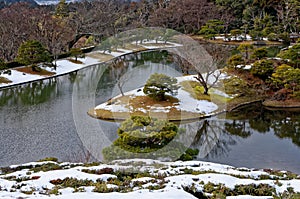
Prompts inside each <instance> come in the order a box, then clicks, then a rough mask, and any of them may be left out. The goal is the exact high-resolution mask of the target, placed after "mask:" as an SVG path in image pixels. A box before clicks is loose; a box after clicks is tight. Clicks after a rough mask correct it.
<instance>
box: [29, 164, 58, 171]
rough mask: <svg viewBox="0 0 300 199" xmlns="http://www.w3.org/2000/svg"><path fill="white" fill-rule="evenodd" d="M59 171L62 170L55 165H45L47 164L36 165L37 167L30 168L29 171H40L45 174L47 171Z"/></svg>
mask: <svg viewBox="0 0 300 199" xmlns="http://www.w3.org/2000/svg"><path fill="white" fill-rule="evenodd" d="M59 169H62V167H61V166H59V165H58V164H55V163H47V164H42V165H37V166H35V167H33V168H31V170H32V171H33V172H40V171H43V172H47V171H52V170H59Z"/></svg>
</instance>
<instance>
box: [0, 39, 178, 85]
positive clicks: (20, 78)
mask: <svg viewBox="0 0 300 199" xmlns="http://www.w3.org/2000/svg"><path fill="white" fill-rule="evenodd" d="M178 45H179V44H176V43H170V42H168V43H167V44H164V43H162V44H161V45H160V46H136V48H131V49H117V52H115V51H112V52H110V53H106V54H104V53H102V52H101V51H92V52H91V53H87V54H86V56H85V58H78V60H79V61H80V62H81V63H74V61H72V60H71V58H66V59H61V60H57V61H56V64H57V67H56V69H55V70H53V69H52V68H49V67H42V68H43V69H45V70H47V71H49V72H50V73H53V75H39V74H30V73H25V72H20V71H18V70H19V69H20V68H25V67H26V66H21V67H17V68H11V69H9V70H10V71H11V74H0V77H3V78H5V79H6V80H8V81H7V82H6V83H0V89H3V88H10V87H14V86H18V85H22V84H27V83H32V82H36V81H43V80H47V79H51V78H55V77H59V76H63V75H67V74H70V73H73V72H77V71H79V70H81V69H84V68H87V67H90V66H93V65H97V64H105V63H107V62H109V61H111V60H113V59H115V58H118V57H120V56H124V55H127V54H131V53H137V52H143V51H151V50H164V49H168V48H176V47H177V46H178ZM0 72H1V71H0Z"/></svg>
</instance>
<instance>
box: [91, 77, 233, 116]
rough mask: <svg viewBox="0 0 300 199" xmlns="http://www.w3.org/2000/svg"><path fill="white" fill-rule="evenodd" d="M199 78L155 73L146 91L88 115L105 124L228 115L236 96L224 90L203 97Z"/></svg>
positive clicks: (125, 96)
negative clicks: (133, 118) (140, 118)
mask: <svg viewBox="0 0 300 199" xmlns="http://www.w3.org/2000/svg"><path fill="white" fill-rule="evenodd" d="M195 77H196V76H195V75H189V76H182V77H176V78H172V77H168V76H166V75H164V74H157V73H155V74H153V75H152V76H151V77H150V78H149V79H148V81H147V82H146V85H145V86H144V87H143V88H138V89H135V90H132V91H129V92H126V93H124V94H123V95H119V96H116V97H114V98H112V99H110V100H108V101H107V102H105V103H103V104H100V105H99V106H97V107H95V108H94V109H91V110H89V112H88V114H89V115H91V116H92V117H95V118H99V119H105V120H125V119H127V118H129V117H130V116H151V117H153V118H158V119H165V120H169V121H181V120H191V119H196V118H200V117H206V116H209V115H212V114H216V113H219V112H223V111H225V110H226V102H227V101H229V100H231V99H232V98H234V95H228V94H226V93H225V92H224V91H222V87H221V86H220V87H218V86H216V87H215V88H212V89H210V90H209V95H206V94H203V92H204V91H203V88H202V87H201V85H200V84H199V83H198V82H197V80H196V78H195ZM222 78H225V75H223V77H222ZM222 78H220V80H221V79H222Z"/></svg>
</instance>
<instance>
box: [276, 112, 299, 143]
mask: <svg viewBox="0 0 300 199" xmlns="http://www.w3.org/2000/svg"><path fill="white" fill-rule="evenodd" d="M270 115H271V114H270ZM273 115H274V116H276V119H275V118H274V119H273V121H272V123H271V128H273V130H274V133H275V135H276V136H278V137H279V138H282V139H283V138H289V139H291V140H292V142H293V143H294V144H296V145H297V146H299V147H300V113H299V112H287V111H273Z"/></svg>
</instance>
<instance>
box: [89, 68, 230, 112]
mask: <svg viewBox="0 0 300 199" xmlns="http://www.w3.org/2000/svg"><path fill="white" fill-rule="evenodd" d="M217 73H220V71H215V74H217ZM205 75H206V74H203V76H204V77H205ZM211 76H212V77H209V78H208V81H209V82H210V83H211V82H214V81H215V78H214V77H213V75H211ZM225 78H228V76H227V75H226V74H223V73H222V74H221V75H220V77H219V79H225ZM176 79H177V84H178V85H180V83H181V82H184V81H195V75H187V76H181V77H176ZM210 92H211V93H214V94H215V95H219V96H222V97H225V98H232V97H233V96H229V95H227V94H226V93H225V92H224V91H222V90H219V89H211V90H210ZM124 95H125V96H129V97H130V98H135V97H137V96H145V93H144V92H143V87H142V88H137V89H134V90H131V91H128V92H126V93H124ZM119 97H121V95H118V96H116V97H114V98H112V100H113V101H114V102H113V103H107V102H105V103H102V104H100V105H98V106H96V107H95V110H101V109H102V110H109V111H112V112H134V111H141V112H143V113H148V112H150V113H151V112H160V113H168V112H169V111H170V110H171V109H172V108H176V109H178V110H181V111H187V112H193V113H200V114H205V115H209V114H211V113H213V112H214V111H216V110H217V109H218V106H217V105H216V104H215V103H214V102H211V101H207V100H197V99H195V98H194V97H192V96H191V94H190V93H189V92H187V91H185V90H184V89H183V88H182V87H180V88H179V89H178V93H177V95H175V96H174V97H176V98H177V99H178V100H179V102H178V104H177V105H176V104H174V105H173V106H168V107H162V106H160V105H159V103H158V104H156V105H155V106H151V107H150V106H147V107H144V108H137V109H135V110H133V108H132V107H130V106H129V105H128V103H124V102H121V101H120V100H118V98H119ZM212 100H213V98H212ZM95 114H96V113H95Z"/></svg>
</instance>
